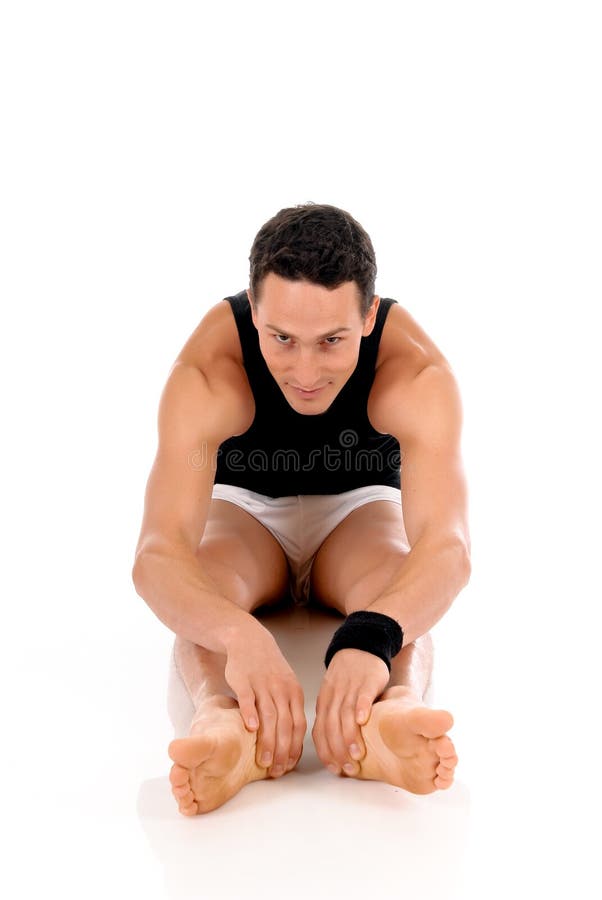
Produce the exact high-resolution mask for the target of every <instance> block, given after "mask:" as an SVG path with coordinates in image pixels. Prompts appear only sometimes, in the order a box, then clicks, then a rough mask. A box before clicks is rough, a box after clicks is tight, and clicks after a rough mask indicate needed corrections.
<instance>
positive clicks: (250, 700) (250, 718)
mask: <svg viewBox="0 0 602 900" xmlns="http://www.w3.org/2000/svg"><path fill="white" fill-rule="evenodd" d="M238 705H239V706H240V714H241V716H242V720H243V722H244V723H245V726H246V727H247V728H248V729H249V731H256V730H257V729H258V728H259V716H258V715H257V709H256V708H255V697H254V696H253V695H252V694H251V695H250V696H246V697H239V698H238Z"/></svg>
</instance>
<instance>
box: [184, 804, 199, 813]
mask: <svg viewBox="0 0 602 900" xmlns="http://www.w3.org/2000/svg"><path fill="white" fill-rule="evenodd" d="M180 812H181V813H182V815H183V816H196V814H197V812H198V804H197V803H191V804H190V805H189V806H180Z"/></svg>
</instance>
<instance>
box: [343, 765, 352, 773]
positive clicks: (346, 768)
mask: <svg viewBox="0 0 602 900" xmlns="http://www.w3.org/2000/svg"><path fill="white" fill-rule="evenodd" d="M343 770H344V771H345V772H347V774H348V775H353V773H354V772H355V766H354V765H353V763H345V765H344V766H343Z"/></svg>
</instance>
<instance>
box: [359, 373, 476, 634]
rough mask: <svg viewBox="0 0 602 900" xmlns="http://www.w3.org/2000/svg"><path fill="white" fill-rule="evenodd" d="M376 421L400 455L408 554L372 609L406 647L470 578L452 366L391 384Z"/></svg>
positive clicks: (459, 417)
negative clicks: (396, 628) (393, 624)
mask: <svg viewBox="0 0 602 900" xmlns="http://www.w3.org/2000/svg"><path fill="white" fill-rule="evenodd" d="M379 421H380V422H381V426H379V427H381V428H382V430H384V431H387V432H388V433H389V434H393V435H394V436H395V437H396V438H397V439H398V441H399V443H400V447H401V450H402V464H401V491H402V505H403V519H404V525H405V529H406V533H407V535H408V540H409V542H410V547H411V551H410V553H409V554H408V556H407V558H406V559H405V560H404V563H403V566H402V567H401V570H400V573H399V575H398V577H397V578H396V579H395V580H394V581H393V583H392V584H391V585H390V586H389V587H388V588H387V589H386V591H385V592H384V593H383V594H381V596H380V597H378V598H377V599H376V601H374V603H372V604H371V605H370V609H372V610H373V611H374V612H383V613H385V614H387V615H390V616H392V617H393V618H396V619H397V621H398V622H399V623H400V625H401V627H402V628H403V630H404V643H411V642H412V641H413V640H415V639H416V638H417V637H419V636H420V635H421V634H424V633H425V632H426V631H428V630H429V628H431V627H432V626H433V625H434V624H435V623H436V622H437V621H438V620H439V619H440V618H441V617H442V616H443V614H444V613H445V612H446V611H447V609H448V608H449V606H450V605H451V603H452V602H453V600H454V598H455V597H456V595H457V594H458V593H459V591H460V590H461V589H462V588H463V587H464V586H465V585H466V583H467V581H468V578H469V575H470V536H469V529H468V509H467V507H468V497H467V487H466V479H465V476H464V469H463V465H462V459H461V452H460V442H461V426H462V406H461V400H460V394H459V391H458V387H457V384H456V381H455V378H454V376H453V374H452V372H451V369H450V368H449V366H448V365H447V364H445V363H440V364H437V365H429V366H427V367H426V368H424V369H423V370H422V371H421V372H420V373H419V374H418V375H417V376H416V377H415V378H414V379H413V381H412V382H411V383H410V384H409V385H404V384H402V383H398V384H395V382H392V384H391V387H390V389H389V390H388V391H387V397H386V399H385V398H384V399H383V407H382V408H381V409H380V410H379ZM383 426H384V427H383Z"/></svg>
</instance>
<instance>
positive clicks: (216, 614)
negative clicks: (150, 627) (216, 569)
mask: <svg viewBox="0 0 602 900" xmlns="http://www.w3.org/2000/svg"><path fill="white" fill-rule="evenodd" d="M132 578H133V581H134V585H135V587H136V592H137V593H138V594H139V595H140V596H141V597H142V598H143V599H144V600H145V602H146V603H147V604H148V606H150V608H151V609H152V611H153V612H154V613H155V615H156V616H157V617H158V618H159V619H160V620H161V622H163V624H164V625H166V626H167V627H168V628H170V629H171V630H172V631H174V632H175V633H176V634H178V635H180V637H183V638H186V639H187V640H189V641H192V642H193V643H195V644H198V645H199V646H202V647H206V648H207V649H208V650H213V651H215V652H217V653H227V652H228V647H229V646H230V645H231V643H232V642H233V641H234V640H236V639H240V633H241V631H243V630H244V629H246V628H253V627H262V626H261V625H260V623H259V622H258V620H257V619H255V618H254V617H253V616H252V615H250V613H247V612H245V610H243V609H241V608H240V607H239V606H237V605H236V604H235V603H233V602H232V601H230V600H228V599H227V598H226V597H224V596H222V595H221V594H220V593H219V591H218V590H217V588H216V586H215V585H214V584H213V582H212V581H211V580H210V579H209V578H208V577H207V576H206V575H205V574H204V573H203V571H202V569H201V567H200V565H199V562H198V560H197V559H196V557H195V556H194V555H193V554H187V553H185V552H183V553H179V554H177V555H176V554H167V553H160V552H147V553H143V554H141V555H140V556H139V557H138V559H137V561H136V564H135V566H134V571H133V573H132Z"/></svg>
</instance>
